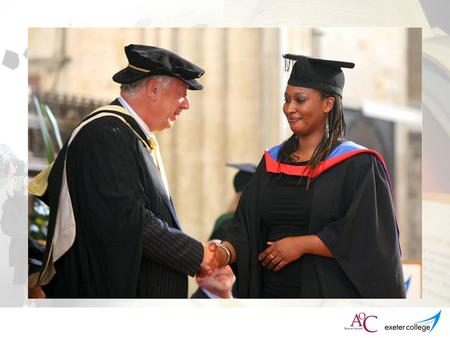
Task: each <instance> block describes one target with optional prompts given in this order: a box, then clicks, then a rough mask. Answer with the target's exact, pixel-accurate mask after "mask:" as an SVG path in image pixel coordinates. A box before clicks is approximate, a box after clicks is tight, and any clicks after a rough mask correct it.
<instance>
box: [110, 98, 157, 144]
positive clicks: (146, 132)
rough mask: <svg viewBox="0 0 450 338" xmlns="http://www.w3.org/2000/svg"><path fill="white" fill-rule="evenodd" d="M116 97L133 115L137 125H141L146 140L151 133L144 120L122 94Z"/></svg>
mask: <svg viewBox="0 0 450 338" xmlns="http://www.w3.org/2000/svg"><path fill="white" fill-rule="evenodd" d="M117 99H118V100H119V102H120V104H121V105H122V106H123V107H124V108H125V109H126V110H128V112H129V113H130V114H131V115H132V116H133V117H134V119H135V120H136V122H137V123H138V125H139V127H141V129H142V131H143V132H144V134H145V136H146V137H147V140H149V139H150V137H151V136H152V135H153V134H152V132H151V130H150V128H149V127H148V125H147V124H146V123H145V122H144V120H142V119H141V117H140V116H139V115H138V114H137V113H136V112H135V111H134V109H133V108H131V106H130V105H129V104H128V102H127V101H126V100H125V99H124V98H123V97H122V96H119V97H118V98H117Z"/></svg>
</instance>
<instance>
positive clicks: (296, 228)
mask: <svg viewBox="0 0 450 338" xmlns="http://www.w3.org/2000/svg"><path fill="white" fill-rule="evenodd" d="M289 164H290V165H306V164H307V162H294V163H291V162H290V163H289ZM307 179H308V178H307V177H304V176H290V175H284V174H280V175H274V176H273V177H271V179H270V181H269V183H268V185H267V187H266V189H265V190H264V192H263V194H262V197H261V221H262V230H263V231H264V232H265V233H266V236H267V240H268V241H277V240H280V239H282V238H285V237H292V236H302V235H306V234H308V223H309V219H310V212H311V204H312V192H313V189H314V181H311V182H310V184H309V187H308V189H307ZM266 236H264V237H266ZM264 247H266V245H264ZM301 280H302V258H300V259H298V260H296V261H293V262H291V263H290V264H288V265H286V266H285V267H284V268H283V269H281V270H279V271H277V272H274V271H273V270H269V269H266V268H265V269H264V271H263V287H262V296H263V298H299V297H301Z"/></svg>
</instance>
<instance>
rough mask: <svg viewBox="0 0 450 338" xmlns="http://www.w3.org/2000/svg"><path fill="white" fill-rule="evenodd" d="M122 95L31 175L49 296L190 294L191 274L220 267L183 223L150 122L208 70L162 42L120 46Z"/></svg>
mask: <svg viewBox="0 0 450 338" xmlns="http://www.w3.org/2000/svg"><path fill="white" fill-rule="evenodd" d="M125 53H126V56H127V58H128V62H129V64H128V66H127V67H125V68H124V69H122V70H121V71H119V72H118V73H116V74H115V75H114V77H113V80H114V81H115V82H118V83H120V84H121V96H120V97H119V98H117V99H116V100H114V101H113V102H112V103H111V104H110V105H109V106H105V107H101V108H99V109H97V110H96V111H94V112H93V113H92V114H91V115H89V116H88V117H87V118H86V119H85V120H84V121H83V122H82V123H81V124H80V126H79V127H78V128H76V129H75V130H74V131H73V132H72V134H71V137H70V139H69V141H68V142H66V144H65V145H64V147H63V149H62V150H61V152H60V153H59V155H58V157H57V159H56V161H55V162H54V164H53V166H52V167H51V168H48V170H47V171H46V172H43V173H41V175H39V176H38V177H37V178H36V179H35V181H33V182H32V183H31V184H30V188H29V190H30V192H32V193H34V194H35V195H41V198H42V199H43V200H44V201H46V202H47V204H48V205H49V206H50V220H49V230H48V239H47V246H46V252H45V257H44V264H43V269H42V271H41V274H40V279H39V280H40V284H41V285H42V286H43V289H44V291H45V293H46V295H47V297H53V298H98V297H100V298H132V297H144V298H187V296H188V282H187V275H191V276H193V275H195V274H196V273H197V272H199V271H200V272H202V273H210V272H211V271H213V270H214V269H215V268H216V267H217V262H216V260H215V258H214V249H213V248H210V247H209V246H207V245H203V244H202V243H201V242H199V241H197V240H195V239H194V238H192V237H190V236H188V235H187V234H185V233H183V231H182V230H181V228H180V224H179V221H178V219H177V216H176V213H175V209H174V206H173V204H172V200H171V197H170V192H169V187H168V182H167V179H166V176H165V172H164V166H163V163H162V159H161V155H160V152H159V148H158V144H157V141H156V139H155V137H154V135H153V132H155V131H160V130H163V129H166V128H170V127H171V126H172V125H173V123H174V121H175V120H176V119H177V117H178V115H179V114H180V113H181V111H182V110H184V109H189V101H188V98H187V94H186V92H187V89H191V90H199V89H202V85H201V84H200V83H198V82H197V80H196V79H197V78H199V77H200V76H202V75H203V73H204V71H203V70H202V69H201V68H199V67H198V66H196V65H194V64H193V63H191V62H189V61H187V60H185V59H183V58H182V57H180V56H178V55H176V54H174V53H172V52H170V51H168V50H165V49H162V48H157V47H152V46H143V45H129V46H127V47H125Z"/></svg>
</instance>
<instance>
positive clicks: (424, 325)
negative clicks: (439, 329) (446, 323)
mask: <svg viewBox="0 0 450 338" xmlns="http://www.w3.org/2000/svg"><path fill="white" fill-rule="evenodd" d="M440 317H441V310H439V312H438V313H436V314H435V315H434V316H432V317H430V318H427V319H424V320H419V321H418V322H415V323H413V324H409V325H401V324H395V325H386V326H385V327H384V329H385V330H386V331H416V332H422V333H428V334H430V333H431V332H432V331H433V330H434V328H435V327H436V325H437V323H438V322H439V318H440Z"/></svg>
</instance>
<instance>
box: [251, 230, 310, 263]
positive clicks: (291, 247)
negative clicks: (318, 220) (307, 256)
mask: <svg viewBox="0 0 450 338" xmlns="http://www.w3.org/2000/svg"><path fill="white" fill-rule="evenodd" d="M267 244H268V245H269V246H268V248H267V249H266V250H264V251H263V252H262V253H261V254H260V255H259V256H258V259H259V260H260V261H261V262H262V263H261V264H262V265H263V266H264V267H267V268H268V269H271V270H272V269H273V271H278V270H280V269H282V268H283V267H285V266H286V265H287V264H289V263H291V262H293V261H295V260H296V259H299V258H300V257H301V256H303V254H304V253H305V252H304V246H303V245H302V236H296V237H286V238H283V239H280V240H278V241H276V242H267Z"/></svg>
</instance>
